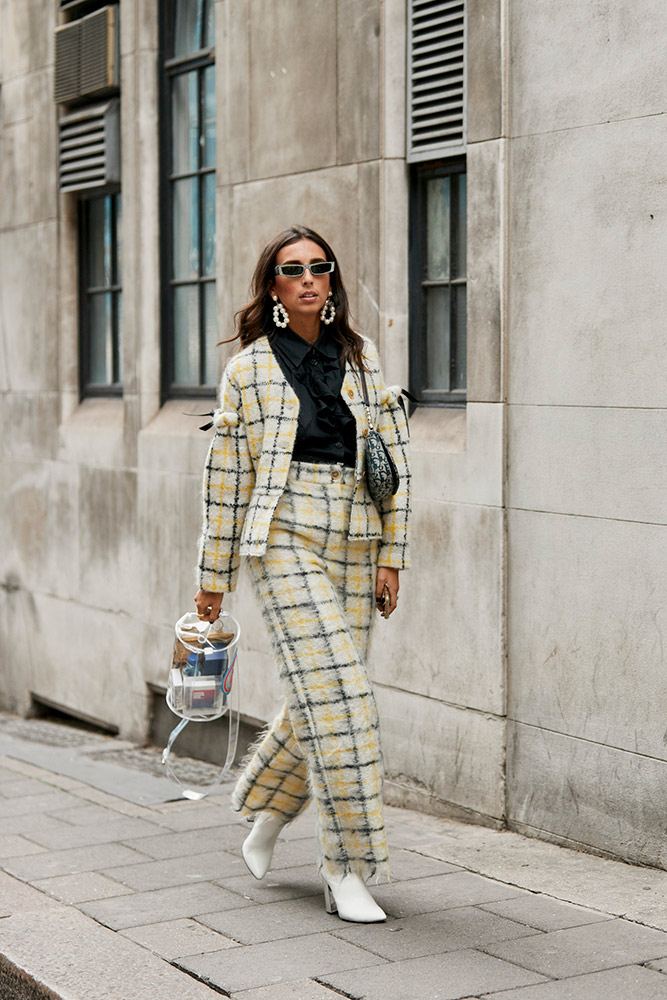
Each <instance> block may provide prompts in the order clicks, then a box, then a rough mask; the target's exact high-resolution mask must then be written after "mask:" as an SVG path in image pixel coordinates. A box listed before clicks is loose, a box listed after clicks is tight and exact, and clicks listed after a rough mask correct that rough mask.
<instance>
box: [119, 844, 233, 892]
mask: <svg viewBox="0 0 667 1000" xmlns="http://www.w3.org/2000/svg"><path fill="white" fill-rule="evenodd" d="M237 867H240V865H239V860H238V858H235V857H234V856H233V855H231V854H228V853H227V852H226V851H208V852H205V853H201V854H188V855H186V856H185V857H184V858H167V860H165V861H146V862H144V863H143V864H134V865H124V866H122V867H120V868H112V869H111V870H110V872H109V875H111V877H112V878H115V879H118V881H119V882H122V883H123V884H124V885H126V886H129V887H130V888H131V889H137V890H139V891H140V892H145V891H148V890H150V889H168V888H169V887H170V886H174V885H192V884H193V883H195V882H211V881H212V880H213V877H215V876H217V875H218V873H220V872H224V871H225V870H228V871H229V870H232V869H236V868H237ZM217 884H219V885H220V884H221V883H220V882H217ZM229 888H232V887H231V886H230V887H229Z"/></svg>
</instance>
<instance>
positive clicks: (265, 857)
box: [241, 812, 285, 878]
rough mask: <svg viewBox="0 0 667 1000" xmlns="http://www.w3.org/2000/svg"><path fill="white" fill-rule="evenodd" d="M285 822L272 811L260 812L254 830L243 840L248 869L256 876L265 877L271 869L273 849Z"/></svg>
mask: <svg viewBox="0 0 667 1000" xmlns="http://www.w3.org/2000/svg"><path fill="white" fill-rule="evenodd" d="M284 825H285V822H284V820H282V819H281V818H280V817H279V816H276V814H275V813H272V812H260V813H258V814H257V818H256V819H255V821H254V823H253V824H252V830H251V831H250V833H249V834H248V836H247V837H246V839H245V840H244V841H243V846H242V848H241V853H242V854H243V860H244V861H245V863H246V865H247V867H248V871H249V872H250V874H251V875H254V876H255V878H264V876H265V875H266V873H267V872H268V870H269V866H270V864H271V858H272V857H273V849H274V847H275V846H276V840H277V839H278V834H279V833H280V831H281V830H282V828H283V827H284Z"/></svg>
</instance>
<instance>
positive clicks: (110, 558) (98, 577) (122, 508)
mask: <svg viewBox="0 0 667 1000" xmlns="http://www.w3.org/2000/svg"><path fill="white" fill-rule="evenodd" d="M79 519H80V527H79V539H80V547H81V548H80V579H81V583H80V586H81V594H82V595H85V603H86V604H87V605H92V606H94V607H97V608H100V609H102V610H105V611H106V610H109V611H116V612H118V611H124V612H127V613H128V614H129V615H132V616H137V617H138V618H139V619H140V618H141V616H145V617H150V618H152V617H153V614H154V613H155V609H154V608H153V607H152V606H151V605H152V601H153V600H154V596H153V595H150V594H147V593H146V591H145V589H144V587H143V580H144V572H143V570H144V564H145V559H146V557H147V553H146V552H145V551H144V549H143V546H142V545H140V544H139V541H138V534H137V528H138V517H137V473H136V472H135V471H134V470H129V469H128V470H125V469H99V468H98V469H96V468H92V467H86V466H82V467H81V471H80V495H79Z"/></svg>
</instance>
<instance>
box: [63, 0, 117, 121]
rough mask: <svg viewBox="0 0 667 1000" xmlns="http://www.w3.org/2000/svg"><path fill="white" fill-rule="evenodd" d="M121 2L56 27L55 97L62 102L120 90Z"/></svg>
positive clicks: (65, 102)
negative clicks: (119, 7)
mask: <svg viewBox="0 0 667 1000" xmlns="http://www.w3.org/2000/svg"><path fill="white" fill-rule="evenodd" d="M118 26H119V18H118V5H117V4H116V5H114V6H110V7H102V9H101V10H96V11H95V12H94V13H92V14H88V15H86V17H81V18H79V20H78V21H70V22H69V24H63V25H61V27H59V28H56V54H55V62H56V65H55V74H54V77H55V84H54V98H55V101H56V103H58V104H67V103H71V102H72V101H79V100H81V99H82V98H86V97H99V96H100V95H102V94H107V93H112V92H113V91H116V90H118V85H119V45H118Z"/></svg>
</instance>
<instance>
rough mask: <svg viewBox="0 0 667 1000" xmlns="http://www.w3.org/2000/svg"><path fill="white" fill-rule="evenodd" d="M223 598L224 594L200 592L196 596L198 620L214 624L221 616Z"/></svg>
mask: <svg viewBox="0 0 667 1000" xmlns="http://www.w3.org/2000/svg"><path fill="white" fill-rule="evenodd" d="M222 597H223V595H222V594H216V593H214V592H213V591H211V590H198V591H197V593H196V594H195V604H196V605H197V618H199V620H200V621H202V622H214V621H215V620H216V618H217V617H218V615H219V614H220V608H221V607H222Z"/></svg>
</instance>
